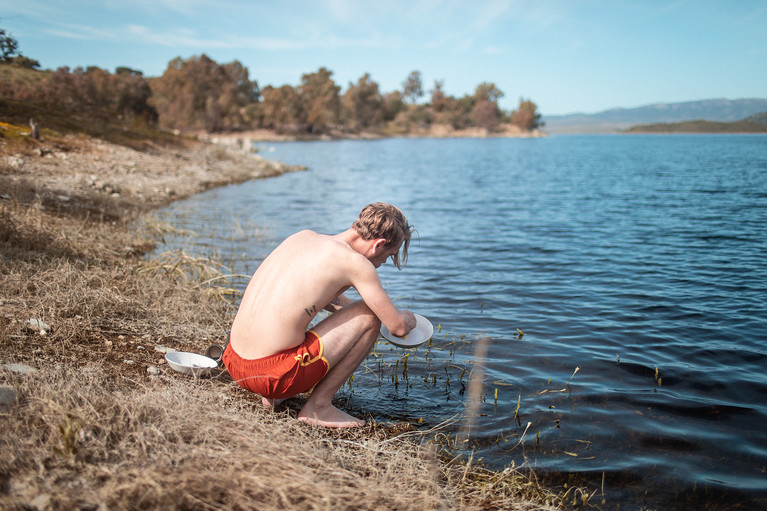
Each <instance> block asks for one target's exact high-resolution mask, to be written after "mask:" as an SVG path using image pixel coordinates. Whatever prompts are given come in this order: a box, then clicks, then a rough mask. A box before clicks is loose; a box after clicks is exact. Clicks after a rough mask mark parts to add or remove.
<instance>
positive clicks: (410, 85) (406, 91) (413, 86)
mask: <svg viewBox="0 0 767 511" xmlns="http://www.w3.org/2000/svg"><path fill="white" fill-rule="evenodd" d="M402 96H404V97H405V98H408V99H410V103H411V104H415V102H416V101H418V99H419V98H420V97H421V96H423V85H422V84H421V72H420V71H413V72H411V73H410V74H409V75H408V77H407V79H406V80H405V81H404V82H403V83H402Z"/></svg>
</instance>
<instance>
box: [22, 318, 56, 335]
mask: <svg viewBox="0 0 767 511" xmlns="http://www.w3.org/2000/svg"><path fill="white" fill-rule="evenodd" d="M27 329H29V330H34V331H36V332H40V335H45V334H47V333H48V332H50V331H51V327H50V326H49V325H47V324H46V323H45V322H44V321H43V320H42V319H34V318H32V319H28V320H27Z"/></svg>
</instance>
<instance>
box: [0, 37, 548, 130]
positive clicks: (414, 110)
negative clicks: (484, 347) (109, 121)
mask: <svg viewBox="0 0 767 511" xmlns="http://www.w3.org/2000/svg"><path fill="white" fill-rule="evenodd" d="M0 63H2V64H3V65H7V66H15V67H21V68H26V69H28V70H29V72H34V77H33V78H30V77H29V73H27V74H25V75H24V79H16V80H11V79H5V80H3V81H2V83H0V94H1V95H2V97H6V98H9V99H14V100H20V101H29V102H36V103H40V104H42V105H44V106H46V107H48V108H57V109H60V110H61V109H63V110H66V111H71V112H73V113H77V114H79V115H90V116H95V117H103V118H109V117H111V118H113V119H118V120H121V121H127V122H133V123H142V124H145V125H147V126H150V127H159V128H162V129H173V130H180V131H194V130H205V131H208V132H224V131H243V130H251V129H269V130H274V131H276V132H280V133H286V134H296V135H300V134H307V135H322V134H340V135H342V134H345V133H346V134H351V133H360V132H365V131H373V132H381V133H386V134H397V133H410V132H413V131H415V130H422V129H428V128H429V126H430V125H432V124H444V125H449V126H450V127H452V128H453V129H456V130H460V129H467V128H483V129H486V130H487V131H489V132H493V131H496V130H499V129H501V128H502V127H504V125H508V124H511V125H514V126H517V127H518V128H519V129H520V130H522V131H531V130H534V129H536V128H538V127H539V126H540V125H541V121H540V118H541V116H540V114H539V113H538V112H537V106H536V105H535V103H533V102H532V101H530V100H529V99H520V100H519V105H518V107H517V109H516V110H513V111H511V112H505V111H503V110H502V109H501V108H500V107H499V105H498V101H499V99H500V98H502V97H503V95H504V94H503V92H502V91H501V90H500V89H498V88H497V87H496V85H495V84H494V83H490V82H483V83H480V84H479V85H478V86H477V87H476V89H475V91H474V93H473V94H471V95H468V94H467V95H464V96H463V97H460V98H456V97H453V96H448V95H447V94H445V92H444V82H443V81H435V82H434V85H433V87H432V89H431V90H429V91H428V92H425V91H424V86H423V83H422V79H421V73H420V72H419V71H413V72H412V73H410V75H409V76H407V77H406V78H405V80H404V81H403V83H402V90H395V91H393V92H388V93H384V92H382V91H381V90H380V87H379V85H378V83H376V82H375V81H374V80H373V79H372V78H371V76H370V75H369V74H367V73H366V74H364V75H363V76H362V77H360V78H359V79H358V80H357V82H356V83H349V84H348V86H347V87H346V89H345V90H344V91H343V92H342V88H341V86H339V85H338V84H336V83H335V81H334V80H333V72H332V71H330V70H328V69H326V68H324V67H321V68H319V69H318V70H317V71H315V72H311V73H306V74H303V75H302V76H301V82H300V83H299V84H297V85H295V86H293V85H282V86H279V87H277V86H272V85H267V86H265V87H263V88H261V87H259V85H258V82H257V81H256V80H252V79H251V78H250V77H249V72H248V69H247V68H246V67H244V66H243V65H242V64H241V63H240V62H238V61H233V62H230V63H226V64H219V63H217V62H215V61H214V60H212V59H211V58H209V57H208V56H206V55H204V54H203V55H200V56H194V57H191V58H188V59H182V58H180V57H178V58H175V59H173V60H172V61H170V62H169V63H168V66H167V68H166V69H165V71H164V73H163V74H162V76H159V77H153V78H148V77H145V76H144V75H143V73H142V72H141V71H137V70H134V69H130V68H127V67H120V68H117V69H116V70H115V72H114V73H110V72H108V71H106V70H103V69H100V68H98V67H88V68H85V69H83V68H80V67H78V68H75V69H69V68H68V67H61V68H59V69H57V70H55V71H39V70H38V69H37V68H39V63H38V62H37V61H35V60H33V59H29V58H27V57H23V56H22V55H21V54H20V53H19V51H18V44H17V43H16V41H15V40H14V39H13V38H11V37H10V36H9V35H8V34H6V33H5V31H4V30H2V29H0ZM427 93H428V94H429V96H428V101H426V102H419V101H420V100H421V99H422V98H423V97H424V96H425V95H426V94H427Z"/></svg>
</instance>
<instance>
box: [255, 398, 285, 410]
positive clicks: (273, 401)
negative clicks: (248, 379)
mask: <svg viewBox="0 0 767 511" xmlns="http://www.w3.org/2000/svg"><path fill="white" fill-rule="evenodd" d="M286 399H288V398H283V399H270V398H268V397H261V404H262V405H264V406H271V407H272V408H274V407H275V406H277V405H278V404H280V403H282V402H283V401H285V400H286Z"/></svg>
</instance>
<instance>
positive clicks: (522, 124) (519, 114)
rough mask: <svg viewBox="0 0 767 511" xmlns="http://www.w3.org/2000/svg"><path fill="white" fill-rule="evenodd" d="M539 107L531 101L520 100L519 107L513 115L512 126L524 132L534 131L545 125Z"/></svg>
mask: <svg viewBox="0 0 767 511" xmlns="http://www.w3.org/2000/svg"><path fill="white" fill-rule="evenodd" d="M537 110H538V106H537V105H536V104H535V103H533V102H532V101H530V100H529V99H523V98H519V107H517V109H516V110H515V111H513V112H512V113H511V124H513V125H515V126H518V127H519V128H521V129H522V130H523V131H532V130H534V129H537V128H539V127H541V126H542V125H543V123H542V122H541V114H539V113H538V111H537Z"/></svg>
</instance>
